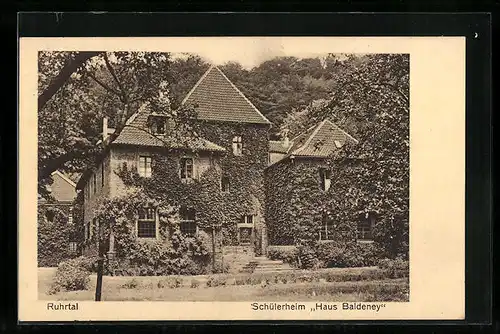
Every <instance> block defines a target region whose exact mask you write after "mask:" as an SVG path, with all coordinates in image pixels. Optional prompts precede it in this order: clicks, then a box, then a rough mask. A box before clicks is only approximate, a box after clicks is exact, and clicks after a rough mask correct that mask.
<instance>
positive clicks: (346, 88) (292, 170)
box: [266, 54, 409, 258]
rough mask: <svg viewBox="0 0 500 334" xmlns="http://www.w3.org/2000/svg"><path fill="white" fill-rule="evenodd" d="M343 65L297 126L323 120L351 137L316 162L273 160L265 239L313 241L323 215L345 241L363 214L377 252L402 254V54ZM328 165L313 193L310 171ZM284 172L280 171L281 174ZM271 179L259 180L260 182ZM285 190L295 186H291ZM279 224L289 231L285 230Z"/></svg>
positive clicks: (405, 141)
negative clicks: (327, 179)
mask: <svg viewBox="0 0 500 334" xmlns="http://www.w3.org/2000/svg"><path fill="white" fill-rule="evenodd" d="M348 58H349V59H350V60H348V61H345V62H344V63H346V64H350V68H349V70H347V71H345V72H343V75H342V76H339V77H338V78H337V81H336V84H335V88H334V89H333V90H332V94H331V96H330V97H329V98H328V99H326V101H322V102H321V103H319V104H318V105H316V106H315V107H314V108H310V110H307V111H306V112H305V113H303V114H302V115H300V117H299V120H301V121H302V123H301V124H300V125H299V126H297V127H296V131H300V130H303V129H306V128H308V127H310V126H311V125H315V124H317V123H318V122H319V121H320V120H323V119H325V118H329V119H331V120H332V121H334V122H335V123H336V124H337V125H339V126H340V127H342V128H344V129H345V130H347V131H348V132H349V133H350V134H351V135H354V136H355V137H356V139H357V140H358V141H359V143H358V144H357V145H345V146H344V147H343V148H342V149H340V150H337V151H336V153H335V154H334V155H333V156H332V157H331V158H330V159H328V160H327V161H326V162H325V163H324V164H318V163H314V164H313V163H306V162H303V163H299V161H295V162H294V164H285V163H280V164H277V165H275V166H274V167H273V168H271V169H272V170H270V171H268V173H267V174H268V175H266V177H267V179H268V180H273V182H272V183H273V184H272V185H269V186H268V188H267V189H266V197H267V198H268V199H270V200H269V201H268V203H266V205H267V209H266V212H269V213H270V215H269V216H268V217H266V219H267V221H273V225H272V227H271V230H270V231H269V232H270V240H273V243H274V242H276V243H277V244H280V245H286V244H291V245H294V244H297V243H298V242H299V240H297V239H305V240H316V239H318V235H317V232H318V229H319V227H320V225H321V217H322V215H323V214H325V213H327V214H328V215H329V217H330V219H332V220H333V221H334V222H336V224H337V227H338V228H340V227H341V226H343V230H344V231H352V233H354V235H349V233H347V232H346V233H344V234H343V236H342V239H343V240H344V241H346V242H347V241H352V240H354V239H355V238H356V236H355V231H356V228H355V225H356V223H357V221H358V220H359V219H360V217H361V216H363V215H365V214H366V213H368V212H374V213H375V214H376V215H377V222H376V225H375V227H374V231H373V232H374V240H375V241H376V242H377V243H378V244H379V245H381V246H382V248H383V252H384V254H385V256H388V257H395V256H397V255H399V254H400V255H402V256H404V257H406V258H407V256H408V229H409V228H408V218H409V215H408V212H409V211H408V210H409V56H408V55H405V54H391V55H386V54H375V55H367V56H363V57H348ZM318 167H324V168H328V169H330V170H331V172H332V173H331V175H332V180H331V188H330V190H329V191H327V192H320V191H318V180H317V176H316V177H314V175H317V174H318V173H317V168H318ZM281 175H285V176H281ZM270 183H271V182H267V183H266V185H268V184H270ZM291 189H296V190H294V191H291ZM285 226H290V228H288V229H285Z"/></svg>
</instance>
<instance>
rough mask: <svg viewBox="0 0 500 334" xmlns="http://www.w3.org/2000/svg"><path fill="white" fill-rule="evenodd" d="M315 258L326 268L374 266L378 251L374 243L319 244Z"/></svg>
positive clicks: (378, 254)
mask: <svg viewBox="0 0 500 334" xmlns="http://www.w3.org/2000/svg"><path fill="white" fill-rule="evenodd" d="M316 256H317V258H318V260H320V261H321V262H322V263H323V266H324V267H326V268H334V267H336V268H346V267H367V266H374V265H376V263H377V259H378V257H379V256H380V249H379V248H378V246H377V245H376V244H374V243H358V242H350V243H336V242H326V243H319V244H318V246H317V252H316Z"/></svg>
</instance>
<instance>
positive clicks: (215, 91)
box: [182, 66, 271, 124]
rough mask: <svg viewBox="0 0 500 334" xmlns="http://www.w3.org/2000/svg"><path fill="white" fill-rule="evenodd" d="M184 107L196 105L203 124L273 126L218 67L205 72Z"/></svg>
mask: <svg viewBox="0 0 500 334" xmlns="http://www.w3.org/2000/svg"><path fill="white" fill-rule="evenodd" d="M182 103H183V104H186V105H196V106H197V108H196V111H197V112H198V118H199V119H202V120H211V121H226V122H243V123H257V124H271V122H269V120H268V119H267V118H266V117H264V115H262V114H261V113H260V111H259V110H258V109H257V108H256V107H255V106H254V105H253V104H252V102H250V100H248V99H247V98H246V97H245V95H243V93H242V92H241V91H240V90H239V89H238V88H237V87H236V86H235V85H234V84H233V83H232V82H231V81H230V80H229V79H228V78H227V77H226V75H225V74H224V73H223V72H222V71H221V70H220V69H219V68H218V67H216V66H212V67H210V68H209V69H208V71H207V72H205V74H204V75H203V76H202V77H201V78H200V80H199V81H198V82H197V83H196V85H195V86H194V87H193V88H192V89H191V91H190V92H189V93H188V94H187V96H186V98H185V99H184V101H182Z"/></svg>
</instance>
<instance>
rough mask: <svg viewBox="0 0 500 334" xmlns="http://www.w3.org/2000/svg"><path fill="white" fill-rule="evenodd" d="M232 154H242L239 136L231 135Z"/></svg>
mask: <svg viewBox="0 0 500 334" xmlns="http://www.w3.org/2000/svg"><path fill="white" fill-rule="evenodd" d="M233 154H234V155H237V156H239V155H242V154H243V143H242V141H241V137H240V136H235V137H233Z"/></svg>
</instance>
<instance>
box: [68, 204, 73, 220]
mask: <svg viewBox="0 0 500 334" xmlns="http://www.w3.org/2000/svg"><path fill="white" fill-rule="evenodd" d="M68 224H73V208H69V213H68Z"/></svg>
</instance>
